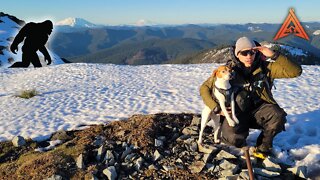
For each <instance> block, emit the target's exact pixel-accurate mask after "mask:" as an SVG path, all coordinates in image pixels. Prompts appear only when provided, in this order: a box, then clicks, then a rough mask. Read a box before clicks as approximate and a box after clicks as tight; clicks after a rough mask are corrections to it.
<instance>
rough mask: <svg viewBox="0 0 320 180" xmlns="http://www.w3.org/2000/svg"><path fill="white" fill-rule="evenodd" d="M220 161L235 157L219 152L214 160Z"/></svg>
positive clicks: (225, 152)
mask: <svg viewBox="0 0 320 180" xmlns="http://www.w3.org/2000/svg"><path fill="white" fill-rule="evenodd" d="M222 159H237V157H236V156H234V155H233V154H230V153H228V152H227V151H224V150H221V151H220V152H219V153H218V154H217V156H216V160H222Z"/></svg>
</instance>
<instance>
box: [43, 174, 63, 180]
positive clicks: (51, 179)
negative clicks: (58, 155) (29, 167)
mask: <svg viewBox="0 0 320 180" xmlns="http://www.w3.org/2000/svg"><path fill="white" fill-rule="evenodd" d="M62 179H63V178H62V176H60V175H58V174H54V175H52V176H51V177H49V178H47V179H45V180H62Z"/></svg>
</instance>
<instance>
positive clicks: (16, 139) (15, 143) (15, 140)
mask: <svg viewBox="0 0 320 180" xmlns="http://www.w3.org/2000/svg"><path fill="white" fill-rule="evenodd" d="M12 144H13V146H14V147H21V146H24V145H26V141H25V140H24V138H23V137H22V136H16V137H14V138H13V139H12Z"/></svg>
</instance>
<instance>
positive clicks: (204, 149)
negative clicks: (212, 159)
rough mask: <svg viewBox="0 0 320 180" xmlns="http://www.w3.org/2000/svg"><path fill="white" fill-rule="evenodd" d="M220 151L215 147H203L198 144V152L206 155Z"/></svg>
mask: <svg viewBox="0 0 320 180" xmlns="http://www.w3.org/2000/svg"><path fill="white" fill-rule="evenodd" d="M217 150H218V148H216V147H214V146H203V145H201V144H198V151H199V152H202V153H205V154H211V153H213V152H216V151H217Z"/></svg>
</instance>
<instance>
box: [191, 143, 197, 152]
mask: <svg viewBox="0 0 320 180" xmlns="http://www.w3.org/2000/svg"><path fill="white" fill-rule="evenodd" d="M190 150H191V151H192V152H196V151H197V150H198V143H196V142H192V143H191V145H190Z"/></svg>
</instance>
